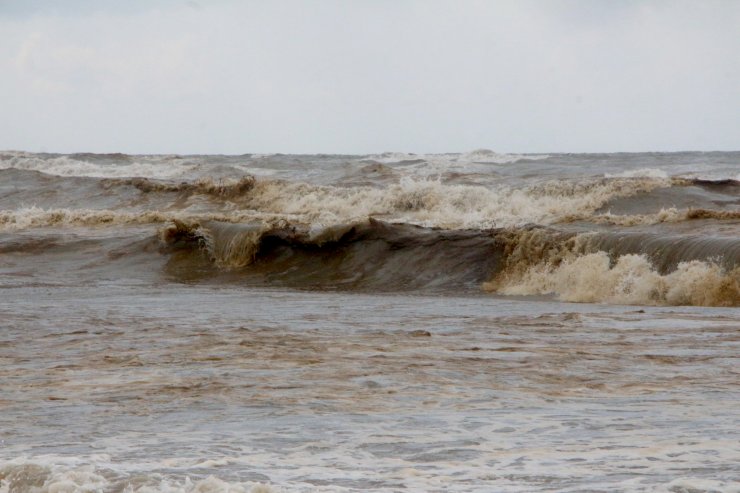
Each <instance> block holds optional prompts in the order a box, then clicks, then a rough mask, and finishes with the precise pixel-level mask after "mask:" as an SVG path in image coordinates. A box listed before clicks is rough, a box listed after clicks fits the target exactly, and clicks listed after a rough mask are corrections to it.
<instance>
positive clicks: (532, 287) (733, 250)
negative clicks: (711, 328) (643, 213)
mask: <svg viewBox="0 0 740 493" xmlns="http://www.w3.org/2000/svg"><path fill="white" fill-rule="evenodd" d="M503 240H504V243H505V247H504V251H505V255H504V261H503V264H502V265H501V266H500V270H499V271H498V272H496V273H495V274H494V275H493V276H492V278H491V279H490V280H489V281H488V282H486V283H484V285H483V288H484V289H485V290H487V291H490V292H495V293H498V294H505V295H544V294H554V295H555V296H556V297H557V298H558V299H560V300H563V301H574V302H606V303H619V304H637V305H697V306H740V241H738V239H736V238H711V237H710V238H705V237H666V236H662V235H656V234H649V233H637V234H631V233H624V232H619V233H608V234H603V233H599V234H597V233H587V234H580V235H570V236H568V235H567V234H564V233H555V234H552V233H550V232H549V231H547V230H544V229H539V228H538V229H533V230H530V231H508V232H506V234H505V235H504V237H503Z"/></svg>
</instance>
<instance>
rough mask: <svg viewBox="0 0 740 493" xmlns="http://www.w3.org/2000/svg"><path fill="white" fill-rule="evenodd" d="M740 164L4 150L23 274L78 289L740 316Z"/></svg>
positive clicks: (0, 190)
mask: <svg viewBox="0 0 740 493" xmlns="http://www.w3.org/2000/svg"><path fill="white" fill-rule="evenodd" d="M739 164H740V153H677V154H604V155H555V154H554V155H528V154H516V155H514V154H501V153H496V152H494V151H490V150H485V149H483V150H476V151H472V152H467V153H450V154H406V153H384V154H379V155H367V156H337V155H319V156H289V155H243V156H174V155H173V156H131V155H125V154H106V155H98V154H71V155H58V154H32V153H24V152H4V153H0V249H4V251H5V252H6V255H10V256H12V258H13V261H12V262H14V263H13V264H12V267H8V269H10V270H9V271H8V272H12V273H21V272H26V270H25V269H26V267H25V266H26V264H28V265H31V264H32V263H34V262H35V263H38V264H39V265H41V264H43V265H47V266H49V269H51V270H53V271H54V272H56V273H57V274H58V276H59V278H60V279H62V278H64V277H65V275H66V276H67V277H68V278H69V279H68V280H69V281H70V282H71V280H72V279H74V278H75V276H78V275H79V273H77V274H76V273H75V269H77V270H79V269H80V268H83V267H84V269H87V270H85V272H95V273H96V275H98V276H100V275H105V276H111V277H112V278H115V277H117V276H120V275H123V272H120V271H118V270H117V269H122V268H124V267H125V268H126V269H127V270H126V272H125V275H126V276H129V277H131V276H133V277H136V276H143V277H147V278H149V277H150V276H151V275H152V272H159V275H161V276H164V277H165V278H171V279H175V280H178V281H183V282H201V281H202V282H224V283H245V284H249V283H259V284H261V285H272V284H274V285H279V286H290V287H299V288H306V289H349V290H357V289H359V290H365V291H417V290H426V291H435V292H439V293H449V294H460V293H490V294H491V295H498V296H510V295H516V296H537V297H542V296H545V297H548V296H550V297H555V298H557V299H560V300H563V301H573V302H586V303H590V302H606V303H625V304H636V305H643V304H644V305H706V306H739V305H740V294H739V293H740V291H739V290H738V275H739V274H738V272H739V271H738V269H739V267H738V266H740V175H738V173H737V170H738V169H739V166H738V165H739ZM90 242H92V243H90ZM93 244H94V246H92V245H93ZM152 245H156V246H152ZM22 254H25V256H24V255H22ZM125 258H130V259H133V258H136V259H139V260H137V261H136V262H134V261H130V262H124V261H122V259H125ZM142 259H148V260H142ZM9 265H10V264H9ZM137 265H141V266H146V272H145V271H144V270H143V269H144V268H143V267H141V268H140V270H138V271H137ZM65 266H68V268H66V269H65ZM72 266H74V268H73V267H72ZM29 268H30V267H29ZM13 269H16V270H13ZM14 276H15V277H13V279H15V280H14V281H13V282H19V281H18V279H20V278H21V277H22V276H20V275H19V274H17V275H16V274H14ZM8 282H10V281H8Z"/></svg>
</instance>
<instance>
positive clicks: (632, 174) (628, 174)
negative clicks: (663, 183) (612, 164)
mask: <svg viewBox="0 0 740 493" xmlns="http://www.w3.org/2000/svg"><path fill="white" fill-rule="evenodd" d="M604 178H668V173H667V172H666V171H663V170H662V169H658V168H640V169H630V170H627V171H622V172H621V173H605V174H604Z"/></svg>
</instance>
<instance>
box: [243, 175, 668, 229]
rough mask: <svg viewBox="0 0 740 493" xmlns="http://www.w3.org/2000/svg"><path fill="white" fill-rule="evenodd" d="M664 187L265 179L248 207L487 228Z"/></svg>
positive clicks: (621, 182) (306, 217)
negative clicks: (345, 184)
mask: <svg viewBox="0 0 740 493" xmlns="http://www.w3.org/2000/svg"><path fill="white" fill-rule="evenodd" d="M664 186H670V180H667V179H654V178H639V179H638V178H621V179H610V180H596V181H585V182H565V181H554V182H547V183H545V184H541V185H537V186H532V187H525V188H513V187H509V186H504V185H502V186H499V187H496V188H486V187H482V186H471V185H447V184H444V183H442V182H441V181H440V180H429V179H414V178H409V177H406V178H403V179H401V181H400V183H398V184H396V185H391V186H389V187H386V188H382V189H379V188H372V187H354V188H337V187H328V186H325V187H320V186H313V185H308V184H305V183H290V182H279V181H258V182H257V184H256V185H255V188H254V189H253V191H252V192H251V193H250V194H249V197H248V198H247V199H246V201H245V203H244V205H245V206H247V207H249V208H251V209H255V210H260V211H263V212H270V213H275V214H286V215H289V216H291V217H292V218H294V219H295V218H300V220H302V221H304V222H306V223H310V224H312V223H318V224H321V225H331V224H337V223H343V222H350V221H356V220H359V219H363V218H366V217H368V216H375V217H378V218H380V219H384V220H388V221H393V222H406V223H410V224H417V225H421V226H428V227H442V228H451V229H455V228H479V229H487V228H493V227H509V226H520V225H524V224H528V223H537V224H553V223H557V222H559V221H563V220H567V219H568V218H569V217H571V216H572V215H574V214H591V213H593V212H594V211H595V210H596V209H598V208H599V207H601V206H602V205H604V204H605V203H606V202H607V201H609V200H611V199H613V198H616V197H625V196H630V195H633V194H636V193H639V192H645V191H650V190H652V189H654V188H658V187H664Z"/></svg>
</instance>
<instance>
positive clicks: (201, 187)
mask: <svg viewBox="0 0 740 493" xmlns="http://www.w3.org/2000/svg"><path fill="white" fill-rule="evenodd" d="M101 184H102V186H103V187H104V188H111V187H114V186H121V185H123V186H132V187H135V188H136V189H138V190H139V191H141V192H143V193H152V192H177V193H183V192H184V193H187V194H203V195H212V196H214V197H222V198H237V197H241V196H244V194H246V193H247V192H248V191H249V190H251V189H252V188H254V184H255V178H254V176H251V175H245V176H243V177H241V178H226V179H220V180H215V179H213V178H207V177H206V178H199V179H197V180H195V181H194V182H187V181H185V182H180V183H172V182H166V181H155V180H152V179H149V178H128V179H120V178H118V179H117V178H108V179H104V180H102V182H101Z"/></svg>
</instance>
